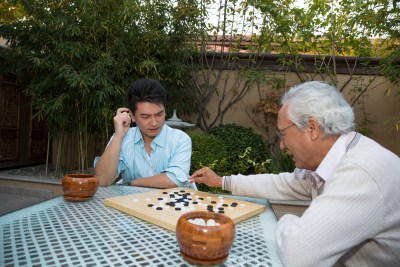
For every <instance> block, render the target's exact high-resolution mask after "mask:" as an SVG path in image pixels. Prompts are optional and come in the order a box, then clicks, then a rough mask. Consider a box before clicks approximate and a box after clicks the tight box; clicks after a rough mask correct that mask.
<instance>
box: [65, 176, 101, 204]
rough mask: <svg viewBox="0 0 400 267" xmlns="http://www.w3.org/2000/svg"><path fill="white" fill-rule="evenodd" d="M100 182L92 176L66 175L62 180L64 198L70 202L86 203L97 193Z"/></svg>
mask: <svg viewBox="0 0 400 267" xmlns="http://www.w3.org/2000/svg"><path fill="white" fill-rule="evenodd" d="M98 186H99V180H98V178H97V177H96V176H94V175H92V174H66V175H65V176H64V178H63V180H62V187H63V191H64V198H65V199H66V200H70V201H85V200H88V199H89V198H91V197H92V196H93V195H94V194H95V193H96V191H97V188H98Z"/></svg>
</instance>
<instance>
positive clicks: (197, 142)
mask: <svg viewBox="0 0 400 267" xmlns="http://www.w3.org/2000/svg"><path fill="white" fill-rule="evenodd" d="M188 134H189V135H190V137H191V138H192V161H191V169H190V172H191V173H193V172H194V171H196V170H198V169H200V168H203V167H206V166H208V167H210V168H211V169H212V170H213V171H215V172H216V173H217V174H218V175H220V176H224V175H231V174H239V173H240V174H254V173H262V172H267V171H269V164H268V161H266V160H265V159H266V155H265V150H264V140H263V138H262V137H261V136H260V135H257V134H256V133H254V132H253V130H252V129H250V128H246V127H243V126H238V125H233V124H229V125H223V126H218V127H215V128H213V129H212V132H211V134H206V133H204V132H197V131H192V132H188ZM198 189H199V190H201V191H218V189H216V188H210V187H208V186H206V185H198Z"/></svg>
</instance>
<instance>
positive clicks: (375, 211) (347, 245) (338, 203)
mask: <svg viewBox="0 0 400 267" xmlns="http://www.w3.org/2000/svg"><path fill="white" fill-rule="evenodd" d="M324 187H325V189H324V192H323V194H321V195H320V196H318V197H317V198H315V199H314V200H313V201H312V202H311V205H310V207H309V208H308V209H307V210H306V211H305V212H304V214H303V215H302V216H301V217H297V216H294V215H285V216H282V218H281V219H280V220H279V222H278V224H277V230H276V239H277V245H278V249H279V250H280V254H281V258H282V260H283V262H284V263H285V264H286V265H287V266H300V267H301V266H332V265H334V264H335V263H336V262H337V261H338V260H339V259H340V258H341V257H342V256H343V255H344V254H345V253H346V252H348V251H349V250H350V249H351V248H354V247H356V246H357V245H358V244H361V243H362V242H363V241H365V240H367V239H369V238H372V237H373V236H375V235H376V234H377V233H378V232H379V231H381V227H382V225H383V222H382V220H383V218H385V216H384V214H383V210H384V209H383V207H384V206H385V203H384V200H383V197H381V196H380V192H379V190H378V188H377V186H376V184H375V183H374V181H373V179H371V177H369V176H368V174H367V173H365V172H363V171H362V170H357V168H354V167H353V168H352V167H351V166H347V167H346V168H341V169H340V170H337V171H336V173H335V174H334V176H332V177H331V178H330V179H329V180H328V181H326V183H325V186H324ZM371 200H374V201H371ZM321 248H323V249H321Z"/></svg>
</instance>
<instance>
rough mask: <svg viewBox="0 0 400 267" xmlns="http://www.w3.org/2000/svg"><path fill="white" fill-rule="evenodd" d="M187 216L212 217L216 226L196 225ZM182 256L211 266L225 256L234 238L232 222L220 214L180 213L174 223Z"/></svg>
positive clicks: (206, 212) (201, 212) (203, 212)
mask: <svg viewBox="0 0 400 267" xmlns="http://www.w3.org/2000/svg"><path fill="white" fill-rule="evenodd" d="M189 219H204V221H206V222H207V221H208V220H209V219H213V220H214V221H215V222H216V223H218V224H219V225H218V226H206V225H197V224H194V223H193V222H190V221H188V220H189ZM176 238H177V241H178V244H179V248H180V251H181V255H182V257H183V258H185V259H186V260H187V261H189V262H193V263H197V264H203V265H214V264H218V263H221V262H223V261H225V260H226V259H227V258H228V255H229V250H230V249H231V247H232V244H233V241H234V240H235V224H234V223H233V221H232V219H231V218H229V217H228V216H225V215H223V214H220V213H215V212H208V211H193V212H188V213H185V214H183V215H182V216H181V217H180V218H179V220H178V223H177V225H176Z"/></svg>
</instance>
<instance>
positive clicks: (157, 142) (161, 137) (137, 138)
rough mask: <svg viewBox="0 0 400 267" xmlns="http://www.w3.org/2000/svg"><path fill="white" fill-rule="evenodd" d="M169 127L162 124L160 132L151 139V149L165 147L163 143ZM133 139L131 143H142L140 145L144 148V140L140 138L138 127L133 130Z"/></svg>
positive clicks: (140, 133)
mask: <svg viewBox="0 0 400 267" xmlns="http://www.w3.org/2000/svg"><path fill="white" fill-rule="evenodd" d="M168 128H169V126H168V125H166V124H164V125H163V127H162V129H161V132H160V133H159V134H158V135H157V136H156V137H155V138H154V139H153V141H152V142H151V147H152V148H154V147H153V146H154V145H157V146H161V147H165V143H166V141H167V132H168V130H169V129H168ZM133 134H134V137H133V142H134V143H135V144H136V143H138V142H142V145H143V146H144V140H143V136H142V132H141V131H140V129H139V127H135V130H134V133H133Z"/></svg>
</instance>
